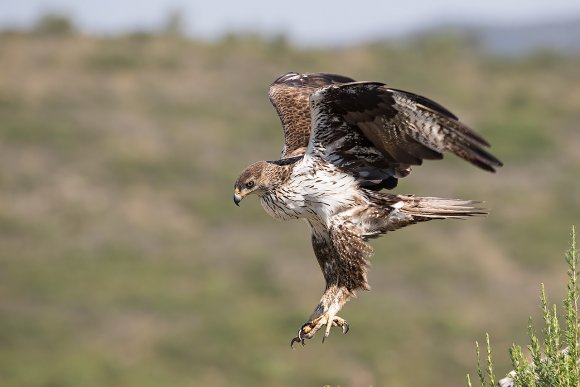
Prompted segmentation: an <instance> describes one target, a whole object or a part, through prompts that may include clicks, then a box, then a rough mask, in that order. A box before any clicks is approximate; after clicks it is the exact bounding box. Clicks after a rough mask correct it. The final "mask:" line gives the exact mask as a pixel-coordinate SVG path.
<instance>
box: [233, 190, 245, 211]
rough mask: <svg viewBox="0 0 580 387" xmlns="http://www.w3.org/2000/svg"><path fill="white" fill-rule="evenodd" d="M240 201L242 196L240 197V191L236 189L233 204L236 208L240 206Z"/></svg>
mask: <svg viewBox="0 0 580 387" xmlns="http://www.w3.org/2000/svg"><path fill="white" fill-rule="evenodd" d="M242 199H243V196H242V195H241V193H240V190H239V189H237V188H236V189H235V190H234V203H236V206H238V207H239V206H240V202H241V201H242Z"/></svg>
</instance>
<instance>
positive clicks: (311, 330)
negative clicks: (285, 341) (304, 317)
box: [290, 285, 351, 346]
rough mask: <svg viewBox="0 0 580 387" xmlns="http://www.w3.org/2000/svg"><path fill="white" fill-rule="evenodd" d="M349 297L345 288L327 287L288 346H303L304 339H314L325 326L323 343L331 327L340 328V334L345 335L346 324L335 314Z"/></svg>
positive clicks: (347, 326)
mask: <svg viewBox="0 0 580 387" xmlns="http://www.w3.org/2000/svg"><path fill="white" fill-rule="evenodd" d="M350 295H351V292H350V291H349V290H348V289H347V288H346V287H341V286H337V285H330V286H328V287H327V289H326V291H325V292H324V294H323V295H322V299H321V300H320V303H319V304H318V305H317V306H316V308H314V312H313V313H312V315H311V316H310V317H309V318H308V321H307V322H306V323H304V324H303V325H302V327H300V329H299V330H298V334H297V335H296V337H294V338H293V339H292V341H291V342H290V346H293V345H294V343H300V344H302V345H304V340H305V339H311V338H312V337H314V335H315V334H316V332H318V331H319V330H320V328H322V327H323V326H325V325H326V330H325V332H324V337H323V338H322V341H323V342H324V340H325V339H326V338H327V337H328V335H329V334H330V328H332V327H333V326H334V327H336V326H338V327H340V328H342V333H343V334H346V333H347V332H348V329H349V325H348V322H347V321H346V320H345V319H343V318H342V317H339V316H337V315H336V314H337V313H338V311H340V309H341V308H342V306H343V305H344V304H345V303H346V301H348V298H349V297H350Z"/></svg>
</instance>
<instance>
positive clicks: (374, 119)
mask: <svg viewBox="0 0 580 387" xmlns="http://www.w3.org/2000/svg"><path fill="white" fill-rule="evenodd" d="M310 106H311V111H312V116H313V117H314V119H313V125H312V126H313V128H314V129H313V134H312V139H311V144H310V146H311V148H310V150H309V151H310V152H312V153H313V154H318V155H320V156H322V157H323V158H325V159H326V160H328V161H330V162H332V163H333V164H335V165H338V166H340V167H342V168H344V169H346V170H348V171H350V172H351V173H353V174H354V175H355V176H357V177H358V178H359V179H360V180H362V181H363V182H364V181H367V182H369V184H370V183H372V181H374V182H376V179H377V178H380V177H381V176H382V175H391V176H395V177H400V176H404V175H405V173H408V171H409V169H408V168H409V166H411V165H420V164H421V163H422V161H423V160H425V159H440V158H442V157H443V152H451V153H454V154H455V155H457V156H459V157H461V158H463V159H464V160H467V161H469V162H470V163H472V164H474V165H476V166H478V167H480V168H482V169H485V170H487V171H490V172H495V169H496V168H497V167H500V166H502V163H501V161H499V160H498V159H497V158H495V157H494V156H493V155H492V154H490V153H489V152H488V151H487V150H486V149H485V148H487V147H488V146H489V144H488V143H487V142H486V141H485V140H484V139H483V138H482V137H481V136H480V135H478V134H477V133H475V132H474V131H473V130H471V129H470V128H468V127H467V126H465V125H464V124H462V123H461V122H460V121H459V120H458V119H457V117H456V116H455V115H453V114H452V113H451V112H449V111H448V110H447V109H445V108H444V107H442V106H441V105H439V104H437V103H436V102H434V101H431V100H429V99H427V98H425V97H421V96H419V95H416V94H412V93H408V92H405V91H401V90H396V89H390V88H388V87H386V86H385V85H384V84H382V83H376V82H352V83H347V84H342V85H331V86H328V87H325V88H323V89H320V90H318V91H317V92H316V93H314V94H313V95H312V97H311V99H310ZM367 176H371V177H370V178H369V177H367Z"/></svg>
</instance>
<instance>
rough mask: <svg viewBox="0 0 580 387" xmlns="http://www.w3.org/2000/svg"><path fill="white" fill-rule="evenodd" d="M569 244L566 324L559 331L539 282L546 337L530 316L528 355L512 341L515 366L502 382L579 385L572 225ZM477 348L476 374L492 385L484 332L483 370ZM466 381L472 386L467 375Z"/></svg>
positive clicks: (523, 386) (527, 385) (575, 256)
mask: <svg viewBox="0 0 580 387" xmlns="http://www.w3.org/2000/svg"><path fill="white" fill-rule="evenodd" d="M571 239H572V241H571V247H570V250H568V252H567V253H566V261H567V263H568V266H569V269H568V278H569V281H568V292H567V295H566V298H565V299H564V312H565V316H564V319H565V328H564V331H562V329H561V326H560V322H559V320H558V313H557V308H556V305H553V306H552V307H550V306H549V305H548V300H547V297H546V292H545V289H544V285H543V284H542V285H541V295H540V300H541V302H542V312H543V315H544V328H543V330H542V333H543V335H544V336H545V339H544V340H543V345H542V342H541V340H540V339H539V338H538V335H537V334H536V332H535V330H534V328H533V326H532V322H531V319H530V323H529V325H528V327H529V336H530V344H529V345H528V350H529V352H530V356H531V359H528V358H527V357H526V356H525V354H524V351H523V349H522V347H521V346H519V345H516V344H514V345H513V346H512V348H511V349H510V357H511V359H512V365H513V368H514V370H513V371H512V372H510V374H509V375H508V377H507V378H505V379H502V380H501V381H499V384H500V385H501V386H521V387H532V386H533V387H555V386H562V387H564V386H566V387H574V386H578V385H580V363H579V356H580V327H579V320H578V295H579V294H580V293H579V287H578V250H577V248H576V231H575V229H574V227H572V236H571ZM476 348H477V351H476V352H477V374H478V376H479V381H480V383H481V386H482V387H485V386H489V387H491V386H495V384H496V381H495V376H494V373H493V361H492V356H491V345H490V342H489V335H486V349H487V359H486V363H487V364H486V370H485V372H484V371H483V370H482V364H481V356H480V350H479V344H478V343H477V342H476ZM467 384H468V386H470V387H471V386H472V384H471V379H470V377H469V375H467Z"/></svg>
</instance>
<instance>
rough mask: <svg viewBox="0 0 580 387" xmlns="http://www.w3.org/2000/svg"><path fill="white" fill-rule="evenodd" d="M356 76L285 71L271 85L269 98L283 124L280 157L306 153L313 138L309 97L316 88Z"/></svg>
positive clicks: (347, 80) (345, 80) (349, 79)
mask: <svg viewBox="0 0 580 387" xmlns="http://www.w3.org/2000/svg"><path fill="white" fill-rule="evenodd" d="M347 82H354V79H351V78H348V77H344V76H342V75H335V74H323V73H310V74H298V73H292V72H290V73H286V74H283V75H281V76H279V77H278V78H277V79H276V80H275V81H274V82H272V84H271V85H270V91H269V93H268V94H269V96H270V101H271V102H272V105H274V107H275V108H276V111H277V112H278V116H279V117H280V121H281V122H282V127H283V128H284V149H283V150H282V156H281V158H283V159H284V158H288V157H293V156H299V155H302V154H304V152H305V151H306V147H307V146H308V141H309V139H310V128H311V119H310V107H309V104H308V98H309V97H310V95H311V94H312V93H313V92H314V91H315V90H317V89H319V88H321V87H324V86H328V85H333V84H342V83H347Z"/></svg>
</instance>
